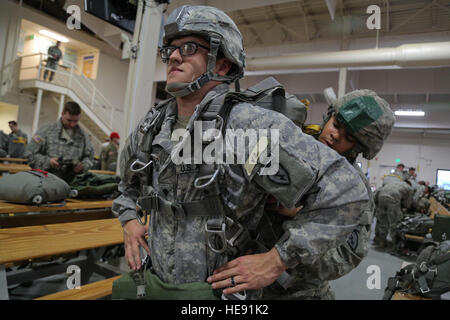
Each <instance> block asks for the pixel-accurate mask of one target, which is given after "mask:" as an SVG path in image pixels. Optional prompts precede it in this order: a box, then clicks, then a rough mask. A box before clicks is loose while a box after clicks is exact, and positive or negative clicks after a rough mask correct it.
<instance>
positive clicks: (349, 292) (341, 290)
mask: <svg viewBox="0 0 450 320" xmlns="http://www.w3.org/2000/svg"><path fill="white" fill-rule="evenodd" d="M405 262H406V263H408V261H407V260H404V259H401V258H398V257H396V256H392V255H390V254H388V253H386V252H381V251H377V249H375V248H374V247H373V246H371V247H370V249H369V253H368V255H367V257H366V258H365V259H364V260H363V261H362V262H361V264H360V265H359V266H358V267H357V268H356V269H354V270H352V271H351V272H350V273H349V274H347V275H345V276H344V277H342V278H340V279H337V280H334V281H331V283H330V285H331V288H332V289H333V291H334V292H335V294H336V300H381V299H382V297H383V294H384V289H385V288H386V285H387V280H388V278H389V277H392V276H394V275H395V273H396V272H397V271H398V270H400V268H401V267H402V264H403V263H405ZM372 266H378V267H379V269H378V270H379V271H380V273H379V275H380V281H379V284H380V286H379V288H376V284H377V283H376V280H375V279H374V277H375V276H376V271H375V272H374V271H373V270H376V269H377V268H374V267H372ZM368 280H369V286H368V285H367V282H368ZM369 287H371V288H369ZM374 287H375V288H374Z"/></svg>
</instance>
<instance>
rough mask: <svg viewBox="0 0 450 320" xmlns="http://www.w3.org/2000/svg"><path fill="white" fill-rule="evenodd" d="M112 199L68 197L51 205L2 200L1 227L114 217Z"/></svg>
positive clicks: (0, 209)
mask: <svg viewBox="0 0 450 320" xmlns="http://www.w3.org/2000/svg"><path fill="white" fill-rule="evenodd" d="M111 207H112V200H78V199H66V200H65V202H64V203H61V204H60V205H58V204H52V205H51V206H45V205H43V206H34V205H24V204H17V203H10V202H5V201H2V200H0V228H12V227H21V226H35V225H43V224H55V223H64V222H75V221H82V220H94V219H106V218H112V217H114V216H113V214H112V212H111Z"/></svg>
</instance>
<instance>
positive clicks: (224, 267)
mask: <svg viewBox="0 0 450 320" xmlns="http://www.w3.org/2000/svg"><path fill="white" fill-rule="evenodd" d="M164 31H165V35H164V40H163V41H164V45H163V46H162V48H161V49H160V54H161V58H162V59H163V61H165V62H166V63H167V85H166V91H167V92H169V93H170V94H171V95H173V98H171V99H168V100H166V101H162V102H160V103H159V104H158V105H157V106H156V107H155V108H152V109H150V111H149V112H148V114H147V115H146V116H145V117H144V119H142V120H141V122H140V123H139V125H138V127H137V128H136V129H135V130H134V131H133V132H132V133H131V135H130V136H129V137H128V139H127V141H126V144H125V147H124V150H123V152H122V154H121V160H120V165H121V172H122V181H121V183H120V186H119V190H120V191H121V192H122V195H121V196H120V197H119V198H117V199H116V200H115V201H114V203H113V211H114V212H115V213H116V214H118V216H119V220H120V222H121V224H122V226H123V229H124V242H125V251H126V253H125V257H126V260H127V262H128V264H129V266H130V268H131V269H132V270H133V272H132V273H131V274H129V275H126V276H124V277H122V278H121V279H119V280H118V281H116V282H115V283H114V285H113V298H124V297H125V298H136V297H142V296H143V292H145V293H146V297H147V298H159V299H183V298H186V299H213V298H216V297H221V295H222V294H223V297H226V298H228V297H231V296H234V297H235V298H236V297H238V298H242V297H244V298H245V297H246V298H250V299H253V298H258V297H260V294H261V290H260V289H261V288H264V287H266V286H268V285H270V284H272V283H273V282H275V281H277V282H279V283H281V284H283V285H287V282H286V281H285V280H286V279H287V278H289V276H288V275H287V273H286V271H289V270H293V268H295V266H297V265H298V264H299V263H300V261H301V262H302V264H312V263H313V262H314V261H316V260H317V259H318V257H320V256H321V255H322V254H323V253H324V252H326V251H327V250H328V249H329V248H333V247H337V246H338V245H339V244H340V243H343V242H345V241H346V239H347V238H348V236H349V235H350V234H351V232H352V230H353V229H354V224H353V221H354V220H355V219H358V217H359V216H360V215H361V210H362V208H363V207H364V206H366V204H367V203H368V201H369V199H368V196H367V193H366V190H365V186H364V182H363V180H362V179H361V178H360V177H359V176H358V174H357V173H356V171H355V169H354V168H353V167H352V166H351V165H350V164H349V163H348V162H347V161H346V160H345V159H344V158H342V157H341V156H339V155H338V154H337V153H335V152H334V151H332V150H331V149H329V148H327V147H326V146H324V145H323V144H321V143H319V142H318V141H316V140H315V139H314V138H312V137H311V136H308V135H305V134H303V133H302V131H301V130H300V128H298V127H297V126H296V125H295V124H294V123H293V122H292V121H291V120H289V119H288V118H287V117H285V116H283V115H282V114H279V113H276V112H274V111H271V110H267V109H263V108H260V107H257V106H255V105H253V104H251V103H243V102H236V103H235V102H234V100H233V101H231V100H227V97H228V96H229V94H230V93H232V90H231V89H230V88H229V84H230V83H232V82H233V81H235V80H237V79H239V78H240V77H242V76H243V72H244V67H245V54H244V49H243V43H242V37H241V34H240V32H239V30H238V29H237V27H236V25H235V24H234V22H233V21H232V20H231V19H230V18H229V17H228V16H227V15H226V14H225V13H224V12H222V11H221V10H218V9H216V8H212V7H207V6H183V7H181V8H178V9H176V10H175V11H174V12H172V13H171V14H170V16H169V17H168V20H167V22H166V24H165V26H164ZM199 123H200V124H201V125H203V127H202V128H203V129H205V130H203V131H201V132H200V134H199V136H200V137H201V144H200V146H201V148H202V150H206V149H207V148H208V147H210V146H211V144H212V143H214V142H217V139H218V138H217V137H219V136H220V134H219V135H217V134H214V135H213V136H211V135H208V134H207V132H208V131H207V130H209V129H211V128H212V129H217V131H218V132H219V133H220V132H225V131H227V132H228V131H229V130H231V131H232V130H236V131H239V130H241V131H243V132H245V131H246V130H258V129H263V128H264V129H267V128H269V129H271V130H273V131H270V134H268V135H267V136H258V143H257V145H258V148H257V149H253V151H255V150H256V151H255V153H254V152H253V151H252V150H251V149H252V148H249V144H248V141H247V140H245V139H244V140H245V141H247V142H245V145H244V147H243V148H242V149H240V148H238V147H237V146H236V145H234V146H232V147H231V155H232V157H231V158H232V159H237V158H239V157H240V156H241V155H244V158H245V159H244V160H245V163H239V162H232V163H230V162H228V161H227V162H219V161H218V162H214V163H206V162H204V161H203V162H196V161H195V155H194V161H191V162H189V163H181V164H180V163H177V162H175V161H174V158H173V155H174V154H175V155H178V154H179V151H180V150H181V151H182V152H183V153H184V152H186V153H189V154H191V153H192V150H191V149H183V148H182V147H183V146H185V145H190V144H191V141H189V140H188V137H189V136H190V135H189V134H190V133H191V132H193V134H194V136H195V134H196V131H195V130H196V129H197V128H198V127H196V126H197V125H198V124H199ZM176 129H183V130H184V134H183V135H182V137H181V140H178V139H175V140H172V134H173V133H174V132H175V131H178V130H176ZM292 137H296V138H295V139H292ZM211 140H212V142H211ZM269 142H270V144H269ZM272 142H274V144H272ZM192 144H194V145H195V141H194V142H193V143H192ZM261 145H264V146H266V147H267V148H268V149H270V150H268V151H269V152H270V155H271V157H269V159H270V161H269V162H264V161H263V158H262V151H264V150H265V149H264V148H262V151H261V150H260V148H259V146H261ZM269 145H270V147H268V146H269ZM192 149H193V150H194V151H195V148H192ZM187 150H189V151H187ZM277 150H278V151H279V152H278V153H277V152H276V151H277ZM228 151H230V150H228ZM275 154H278V157H275ZM184 155H186V154H184ZM251 159H256V162H251ZM273 163H277V164H279V167H278V170H277V172H276V173H268V170H267V169H268V168H269V167H270V164H273ZM330 168H333V170H329V169H330ZM341 188H342V189H341ZM344 190H345V193H344ZM269 195H270V196H273V197H274V198H275V199H277V201H279V202H280V203H282V204H283V205H284V206H286V207H287V208H293V207H298V206H300V205H302V206H303V209H302V214H301V215H298V216H296V217H295V218H293V219H291V220H290V221H286V223H285V224H284V225H283V226H280V227H282V228H283V235H282V236H280V237H279V238H276V239H275V241H274V242H273V243H271V244H270V245H269V246H267V247H264V244H267V243H269V242H264V243H259V242H258V241H257V240H256V237H255V234H258V232H260V231H261V229H262V228H261V227H260V222H261V221H262V218H263V217H264V204H265V202H266V200H267V198H268V197H269ZM137 208H138V209H139V210H137ZM336 208H338V209H336ZM140 212H143V213H144V215H143V216H142V217H141V213H140ZM145 213H150V215H149V219H148V221H147V219H146V217H147V215H146V214H145ZM142 218H143V219H144V221H142ZM146 222H148V226H146ZM330 225H334V226H333V227H330ZM336 225H338V226H339V227H336ZM146 235H148V239H146ZM262 247H264V248H262ZM140 248H143V249H145V251H146V252H147V254H148V257H149V259H150V261H151V271H150V269H148V270H145V269H144V270H143V269H142V266H143V264H142V262H141V257H140ZM127 281H134V283H135V286H134V287H133V286H128V285H126V284H125V283H127ZM145 286H147V289H145V290H144V287H145ZM121 288H133V289H132V290H131V291H129V290H128V291H127V290H125V289H124V290H121ZM168 288H169V289H170V288H172V289H170V290H169V289H168ZM173 288H176V290H173Z"/></svg>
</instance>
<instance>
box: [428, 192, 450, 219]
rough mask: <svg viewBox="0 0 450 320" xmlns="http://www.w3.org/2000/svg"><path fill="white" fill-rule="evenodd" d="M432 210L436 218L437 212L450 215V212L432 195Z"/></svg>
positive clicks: (431, 215) (432, 215)
mask: <svg viewBox="0 0 450 320" xmlns="http://www.w3.org/2000/svg"><path fill="white" fill-rule="evenodd" d="M430 212H431V213H430V217H431V218H432V219H434V216H435V214H441V215H444V216H450V212H448V210H447V209H446V208H445V207H444V206H443V205H442V204H440V203H439V202H438V201H437V200H436V199H435V198H433V197H430Z"/></svg>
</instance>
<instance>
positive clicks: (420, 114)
mask: <svg viewBox="0 0 450 320" xmlns="http://www.w3.org/2000/svg"><path fill="white" fill-rule="evenodd" d="M395 115H396V116H413V117H423V116H425V112H424V111H409V110H397V111H395Z"/></svg>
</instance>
